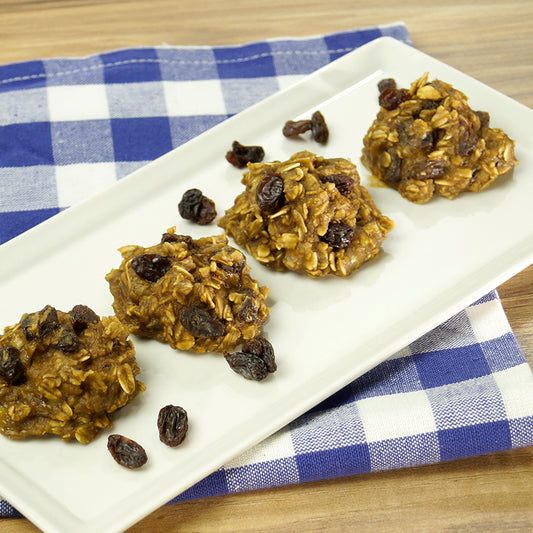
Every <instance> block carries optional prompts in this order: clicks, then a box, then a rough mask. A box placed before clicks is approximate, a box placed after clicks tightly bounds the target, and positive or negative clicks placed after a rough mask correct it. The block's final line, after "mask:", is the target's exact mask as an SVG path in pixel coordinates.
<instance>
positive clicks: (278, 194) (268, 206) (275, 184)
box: [255, 174, 285, 215]
mask: <svg viewBox="0 0 533 533" xmlns="http://www.w3.org/2000/svg"><path fill="white" fill-rule="evenodd" d="M255 199H256V201H257V205H258V206H259V209H261V211H262V212H263V213H264V214H266V215H272V214H273V213H276V212H277V211H279V210H280V209H281V208H282V207H283V205H284V204H285V194H284V192H283V178H282V177H281V176H279V175H277V174H266V175H265V176H263V178H262V179H261V181H260V182H259V184H258V185H257V189H256V191H255Z"/></svg>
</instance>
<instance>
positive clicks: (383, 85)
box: [378, 78, 396, 94]
mask: <svg viewBox="0 0 533 533" xmlns="http://www.w3.org/2000/svg"><path fill="white" fill-rule="evenodd" d="M387 89H396V80H395V79H394V78H384V79H382V80H381V81H380V82H379V83H378V90H379V93H380V94H381V93H382V92H383V91H386V90H387Z"/></svg>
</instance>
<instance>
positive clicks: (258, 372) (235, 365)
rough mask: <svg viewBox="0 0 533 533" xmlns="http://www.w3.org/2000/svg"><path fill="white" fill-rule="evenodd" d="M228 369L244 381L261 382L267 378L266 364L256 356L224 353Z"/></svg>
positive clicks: (242, 353)
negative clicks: (244, 379)
mask: <svg viewBox="0 0 533 533" xmlns="http://www.w3.org/2000/svg"><path fill="white" fill-rule="evenodd" d="M224 358H225V359H226V361H227V363H228V364H229V366H230V368H231V369H232V370H233V371H234V372H236V373H237V374H240V375H241V376H243V377H244V378H246V379H250V380H252V381H262V380H263V379H265V378H266V377H267V376H268V370H267V366H266V363H265V362H264V361H263V359H261V357H259V356H258V355H254V354H252V353H244V352H234V353H227V352H226V353H225V354H224Z"/></svg>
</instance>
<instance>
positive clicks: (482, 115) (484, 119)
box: [475, 111, 490, 128]
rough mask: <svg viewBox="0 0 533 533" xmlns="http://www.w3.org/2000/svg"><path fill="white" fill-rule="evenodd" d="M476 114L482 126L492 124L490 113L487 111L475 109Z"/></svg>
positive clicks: (486, 126)
mask: <svg viewBox="0 0 533 533" xmlns="http://www.w3.org/2000/svg"><path fill="white" fill-rule="evenodd" d="M475 113H476V115H477V116H478V118H479V122H480V127H481V128H488V127H489V124H490V115H489V113H487V112H486V111H475Z"/></svg>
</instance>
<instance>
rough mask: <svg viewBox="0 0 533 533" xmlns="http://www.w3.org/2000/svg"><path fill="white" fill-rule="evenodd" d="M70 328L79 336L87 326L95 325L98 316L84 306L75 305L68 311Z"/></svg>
mask: <svg viewBox="0 0 533 533" xmlns="http://www.w3.org/2000/svg"><path fill="white" fill-rule="evenodd" d="M70 316H71V319H72V327H73V328H74V331H75V332H76V333H77V334H78V335H79V334H80V333H81V332H82V331H84V330H85V329H86V328H87V326H88V325H89V324H96V323H97V322H98V321H99V320H100V319H99V317H98V315H97V314H96V313H95V312H94V311H93V310H92V309H91V308H90V307H87V306H86V305H81V304H80V305H75V306H74V307H73V308H72V310H71V311H70Z"/></svg>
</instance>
